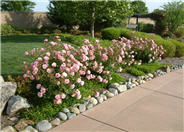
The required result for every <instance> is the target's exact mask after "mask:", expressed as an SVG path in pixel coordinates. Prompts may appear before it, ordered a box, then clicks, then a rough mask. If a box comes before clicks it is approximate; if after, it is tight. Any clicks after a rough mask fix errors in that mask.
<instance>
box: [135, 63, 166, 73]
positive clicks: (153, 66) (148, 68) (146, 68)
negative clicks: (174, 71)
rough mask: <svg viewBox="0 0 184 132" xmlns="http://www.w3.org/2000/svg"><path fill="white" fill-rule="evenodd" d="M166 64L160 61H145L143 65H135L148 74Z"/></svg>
mask: <svg viewBox="0 0 184 132" xmlns="http://www.w3.org/2000/svg"><path fill="white" fill-rule="evenodd" d="M165 65H166V64H161V63H159V62H154V63H149V64H148V63H144V64H142V65H139V66H138V65H135V66H134V67H135V68H136V69H138V70H140V71H142V72H144V73H146V74H148V73H153V72H155V71H156V70H158V69H161V68H162V67H164V66H165Z"/></svg>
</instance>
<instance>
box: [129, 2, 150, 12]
mask: <svg viewBox="0 0 184 132" xmlns="http://www.w3.org/2000/svg"><path fill="white" fill-rule="evenodd" d="M131 5H132V6H134V7H135V8H134V14H144V13H148V7H146V4H145V3H144V2H143V1H142V0H135V1H133V2H132V3H131Z"/></svg>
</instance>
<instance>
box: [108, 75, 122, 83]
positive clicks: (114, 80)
mask: <svg viewBox="0 0 184 132" xmlns="http://www.w3.org/2000/svg"><path fill="white" fill-rule="evenodd" d="M120 82H125V78H124V77H123V76H121V75H120V74H119V73H113V74H112V80H111V81H109V84H111V83H120Z"/></svg>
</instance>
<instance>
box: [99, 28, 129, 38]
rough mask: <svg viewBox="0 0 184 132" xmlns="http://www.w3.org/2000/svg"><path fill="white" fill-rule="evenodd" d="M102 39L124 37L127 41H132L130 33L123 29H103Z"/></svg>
mask: <svg viewBox="0 0 184 132" xmlns="http://www.w3.org/2000/svg"><path fill="white" fill-rule="evenodd" d="M101 32H102V38H103V39H108V40H112V39H119V37H122V36H123V37H125V38H128V39H132V33H131V31H130V30H128V29H125V28H115V27H110V28H105V29H103V30H102V31H101Z"/></svg>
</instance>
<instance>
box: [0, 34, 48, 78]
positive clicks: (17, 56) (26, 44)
mask: <svg viewBox="0 0 184 132" xmlns="http://www.w3.org/2000/svg"><path fill="white" fill-rule="evenodd" d="M47 37H48V35H11V36H2V37H1V40H2V42H1V64H2V65H1V66H2V68H1V71H2V74H3V75H5V76H6V75H9V74H11V75H18V74H23V72H24V70H23V67H22V62H23V61H29V59H28V57H26V56H24V52H25V51H26V50H31V49H33V48H40V47H42V46H43V40H44V39H45V38H47Z"/></svg>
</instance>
